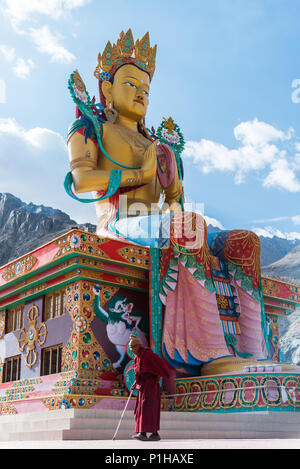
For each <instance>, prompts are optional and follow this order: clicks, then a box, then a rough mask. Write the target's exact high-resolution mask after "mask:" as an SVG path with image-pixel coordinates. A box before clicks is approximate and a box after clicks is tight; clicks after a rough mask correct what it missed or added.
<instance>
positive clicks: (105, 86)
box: [101, 81, 112, 102]
mask: <svg viewBox="0 0 300 469" xmlns="http://www.w3.org/2000/svg"><path fill="white" fill-rule="evenodd" d="M101 89H102V93H103V95H104V97H105V100H106V102H110V101H111V100H112V99H111V89H112V84H111V82H110V81H103V83H102V85H101Z"/></svg>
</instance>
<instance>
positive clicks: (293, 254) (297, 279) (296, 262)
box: [262, 245, 300, 285]
mask: <svg viewBox="0 0 300 469" xmlns="http://www.w3.org/2000/svg"><path fill="white" fill-rule="evenodd" d="M262 273H263V275H267V276H269V277H273V278H277V279H281V280H286V281H290V282H292V283H296V284H299V285H300V245H298V246H296V247H295V248H294V249H292V250H291V251H290V252H288V253H287V254H286V255H285V256H284V257H282V258H281V259H279V260H278V261H276V262H273V263H271V264H270V265H267V266H265V267H263V268H262Z"/></svg>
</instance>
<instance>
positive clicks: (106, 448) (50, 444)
mask: <svg viewBox="0 0 300 469" xmlns="http://www.w3.org/2000/svg"><path fill="white" fill-rule="evenodd" d="M0 449H18V450H31V449H32V450H35V449H39V450H41V449H42V450H45V449H46V450H47V449H50V450H62V449H64V450H65V449H69V450H74V449H76V450H102V453H103V454H104V456H105V455H111V454H112V453H113V452H114V450H127V453H128V451H129V452H130V450H132V454H135V453H139V452H142V453H143V452H144V451H146V450H155V451H156V452H161V451H163V450H169V449H172V450H177V452H178V453H179V452H182V453H183V452H185V453H188V452H189V451H188V450H190V452H193V453H194V454H195V451H196V452H197V451H198V450H201V449H205V450H207V449H229V450H230V449H254V450H255V449H264V450H268V449H300V439H238V440H236V439H226V440H219V439H209V440H206V439H203V440H197V439H193V440H188V439H187V440H185V439H178V440H176V439H173V440H170V439H166V440H161V441H159V442H157V443H150V442H137V441H134V440H115V441H111V440H110V441H109V440H83V441H6V442H3V441H2V442H0ZM127 453H126V454H127ZM77 454H78V453H76V455H77ZM118 454H122V453H120V452H119V453H118Z"/></svg>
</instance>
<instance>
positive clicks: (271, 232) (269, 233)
mask: <svg viewBox="0 0 300 469" xmlns="http://www.w3.org/2000/svg"><path fill="white" fill-rule="evenodd" d="M252 231H254V233H256V234H257V235H258V236H264V237H265V238H273V237H274V236H277V237H278V238H282V239H288V240H291V241H293V240H295V239H300V233H298V232H295V231H292V232H289V233H283V232H282V231H280V230H278V229H277V228H274V227H273V226H266V227H265V228H258V227H253V228H252Z"/></svg>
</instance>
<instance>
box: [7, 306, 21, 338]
mask: <svg viewBox="0 0 300 469" xmlns="http://www.w3.org/2000/svg"><path fill="white" fill-rule="evenodd" d="M23 308H24V307H23V306H17V307H16V308H12V309H9V310H8V311H7V322H6V333H7V334H8V333H9V332H13V331H18V330H20V329H22V327H23Z"/></svg>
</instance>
